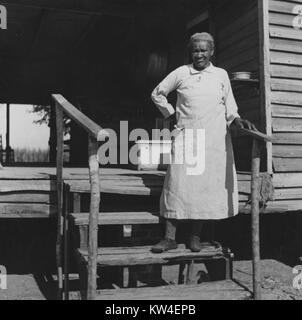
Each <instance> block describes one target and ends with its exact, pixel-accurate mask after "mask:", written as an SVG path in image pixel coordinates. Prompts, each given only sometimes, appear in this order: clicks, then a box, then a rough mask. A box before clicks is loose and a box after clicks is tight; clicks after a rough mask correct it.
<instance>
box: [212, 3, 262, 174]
mask: <svg viewBox="0 0 302 320" xmlns="http://www.w3.org/2000/svg"><path fill="white" fill-rule="evenodd" d="M219 2H220V1H217V2H216V3H217V5H219V8H218V7H217V8H216V9H217V10H214V11H215V29H216V30H215V31H216V34H215V38H216V41H217V46H216V61H217V65H218V66H219V67H222V68H224V69H226V70H227V71H228V72H229V74H230V75H231V73H232V72H239V71H251V72H256V73H258V72H259V65H260V64H259V27H258V7H257V1H254V0H246V1H239V0H228V1H224V3H221V2H220V4H219ZM234 7H236V10H234V9H233V8H234ZM214 9H215V8H214ZM232 87H233V91H234V95H235V98H236V101H237V104H238V107H239V114H240V115H241V117H243V118H246V119H249V120H250V121H253V122H254V123H255V124H256V126H257V127H258V128H260V117H261V115H260V96H259V90H258V88H257V85H256V86H255V85H250V84H245V85H238V84H237V83H235V82H232ZM233 144H234V152H235V159H236V166H237V168H238V170H244V171H248V170H250V158H251V148H252V145H251V142H250V141H247V140H246V139H245V138H242V137H239V138H234V139H233Z"/></svg>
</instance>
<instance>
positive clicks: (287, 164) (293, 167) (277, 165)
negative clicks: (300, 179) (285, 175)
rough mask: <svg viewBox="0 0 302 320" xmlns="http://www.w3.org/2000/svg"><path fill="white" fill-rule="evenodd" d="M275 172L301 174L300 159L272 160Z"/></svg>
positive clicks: (301, 161) (301, 159)
mask: <svg viewBox="0 0 302 320" xmlns="http://www.w3.org/2000/svg"><path fill="white" fill-rule="evenodd" d="M273 164H274V169H275V172H302V158H287V159H285V158H273Z"/></svg>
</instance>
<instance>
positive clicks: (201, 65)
mask: <svg viewBox="0 0 302 320" xmlns="http://www.w3.org/2000/svg"><path fill="white" fill-rule="evenodd" d="M213 54H214V50H213V49H212V48H211V45H210V43H209V42H208V41H198V42H194V43H193V46H192V60H193V66H194V68H195V69H196V70H203V69H205V68H207V67H208V66H209V64H210V60H211V57H212V56H213Z"/></svg>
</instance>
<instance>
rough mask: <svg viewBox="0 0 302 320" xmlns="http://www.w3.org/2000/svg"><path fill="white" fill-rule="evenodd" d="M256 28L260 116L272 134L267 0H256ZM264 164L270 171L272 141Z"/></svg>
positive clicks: (263, 124) (267, 148)
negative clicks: (257, 30) (257, 33)
mask: <svg viewBox="0 0 302 320" xmlns="http://www.w3.org/2000/svg"><path fill="white" fill-rule="evenodd" d="M257 7H258V29H259V62H260V69H259V74H260V83H261V84H262V85H260V110H261V112H260V118H261V128H263V130H264V133H265V134H267V135H269V136H271V135H272V115H271V101H270V96H271V88H270V80H271V77H270V73H271V71H270V68H271V66H270V63H269V59H270V50H269V42H270V39H269V30H268V29H269V8H268V7H269V3H268V0H263V1H258V2H257ZM264 156H265V162H266V163H265V165H266V167H267V171H268V172H269V173H272V171H273V168H272V143H271V142H269V141H267V142H266V152H265V154H264Z"/></svg>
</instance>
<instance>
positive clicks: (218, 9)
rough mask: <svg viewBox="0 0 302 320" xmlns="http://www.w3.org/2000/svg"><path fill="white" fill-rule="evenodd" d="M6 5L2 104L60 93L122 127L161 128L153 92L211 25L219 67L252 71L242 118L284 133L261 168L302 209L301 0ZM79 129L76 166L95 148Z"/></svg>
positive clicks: (279, 194) (242, 158)
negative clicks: (192, 37) (191, 39)
mask: <svg viewBox="0 0 302 320" xmlns="http://www.w3.org/2000/svg"><path fill="white" fill-rule="evenodd" d="M1 3H2V4H3V5H5V6H6V8H7V11H8V12H9V15H8V29H7V30H0V63H1V70H2V71H1V80H0V84H1V85H0V94H1V102H2V103H32V104H44V105H47V104H50V103H51V98H50V95H51V93H55V92H57V93H61V94H63V95H64V96H65V97H66V98H67V99H68V100H69V101H71V102H72V103H73V104H74V105H75V106H77V107H79V108H80V109H81V110H82V111H83V112H84V113H85V114H87V115H88V116H90V117H92V119H93V120H95V121H96V122H97V123H99V124H100V125H101V126H102V127H104V128H112V129H116V130H118V129H119V122H120V121H121V120H127V121H129V126H130V129H131V128H135V127H142V128H146V129H149V130H151V129H152V128H154V127H155V121H156V118H158V117H160V116H161V115H160V114H159V112H158V111H157V110H156V108H155V107H154V106H153V104H152V102H151V101H150V92H151V90H152V89H153V88H154V86H155V85H156V84H157V83H158V82H159V81H160V80H161V79H162V78H163V77H164V76H165V75H166V74H167V73H168V72H170V71H171V70H173V69H174V68H176V67H177V66H179V65H182V64H184V63H186V62H187V57H186V43H187V40H188V36H189V35H190V34H192V33H194V32H196V31H209V32H211V33H212V34H213V35H214V37H215V40H216V52H215V58H214V63H215V64H216V65H217V66H219V67H222V68H225V69H226V70H227V71H228V72H229V74H230V76H231V75H232V73H234V72H241V71H251V72H253V78H254V80H255V81H248V80H247V81H233V82H232V83H233V90H234V93H235V96H236V99H237V102H238V105H239V113H240V114H241V116H242V117H243V118H247V119H249V120H251V121H253V122H254V123H255V124H256V126H257V127H258V128H259V130H261V131H263V132H264V133H267V134H272V133H273V134H274V137H275V138H276V140H275V142H274V143H273V144H271V143H268V144H267V148H266V150H265V153H264V158H263V160H264V161H263V162H262V171H264V172H269V173H272V174H273V178H274V186H275V188H276V192H275V199H276V200H277V201H278V202H276V203H278V206H280V208H288V209H289V210H296V209H300V208H301V207H302V205H301V204H302V166H301V163H302V162H301V157H302V140H301V135H302V133H301V131H302V129H301V125H302V124H301V121H302V120H301V110H302V109H301V103H302V101H301V100H302V93H301V90H302V89H301V83H302V80H301V75H300V74H301V70H302V69H301V65H302V58H301V54H302V51H301V48H300V47H301V43H302V42H301V41H302V36H301V34H302V30H301V24H299V23H300V22H301V5H299V3H298V2H297V1H275V0H265V1H257V0H244V1H242V0H241V1H240V0H211V1H207V0H189V1H182V0H178V1H170V0H162V1H159V0H154V1H152V0H150V1H148V0H143V1H134V0H133V1H130V2H128V3H127V5H126V4H124V2H123V1H114V3H113V2H112V1H94V0H89V1H85V2H84V1H82V2H79V3H78V4H77V5H75V4H74V3H73V1H69V0H66V1H51V2H50V1H43V3H41V2H39V1H34V0H28V1H23V2H22V3H21V2H19V1H17V0H14V1H9V2H5V1H2V2H1ZM299 19H300V20H299ZM257 80H258V81H257ZM171 99H172V100H173V97H172V98H171ZM51 119H54V118H51ZM50 126H51V127H53V128H54V121H52V120H50ZM52 133H53V134H52V135H51V138H50V146H51V150H52V153H51V154H52V156H51V158H52V160H54V159H55V154H54V150H55V147H54V145H55V133H54V130H52ZM71 133H72V137H71V148H70V149H71V161H72V165H74V166H76V165H83V164H84V165H85V164H86V163H87V153H86V152H79V150H81V149H83V148H86V147H85V145H86V144H87V136H86V134H85V133H84V132H83V131H82V130H81V129H79V128H78V127H77V126H75V125H73V124H72V125H71ZM233 141H234V145H235V153H236V163H237V169H238V171H248V170H250V167H249V160H248V159H249V158H248V157H249V153H248V152H246V150H247V149H248V148H251V144H250V142H249V141H248V140H247V139H246V138H242V137H241V138H234V140H233Z"/></svg>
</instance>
